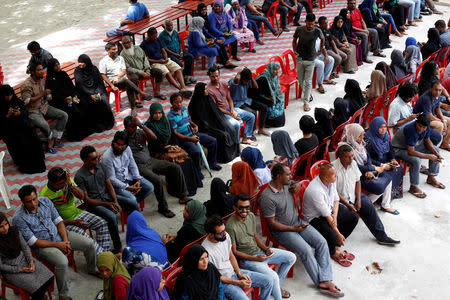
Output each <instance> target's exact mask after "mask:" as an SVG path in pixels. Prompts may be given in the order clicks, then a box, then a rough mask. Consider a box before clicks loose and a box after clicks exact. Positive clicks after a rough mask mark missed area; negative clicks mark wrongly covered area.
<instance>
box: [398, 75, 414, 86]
mask: <svg viewBox="0 0 450 300" xmlns="http://www.w3.org/2000/svg"><path fill="white" fill-rule="evenodd" d="M412 76H413V75H412V74H408V75H406V76H405V77H402V78H400V79H399V80H397V83H398V84H404V83H406V82H410V80H411V77H412Z"/></svg>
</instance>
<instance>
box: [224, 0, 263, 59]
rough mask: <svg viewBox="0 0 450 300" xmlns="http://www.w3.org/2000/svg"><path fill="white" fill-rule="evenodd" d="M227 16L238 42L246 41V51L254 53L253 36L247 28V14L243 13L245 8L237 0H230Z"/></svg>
mask: <svg viewBox="0 0 450 300" xmlns="http://www.w3.org/2000/svg"><path fill="white" fill-rule="evenodd" d="M227 14H228V18H229V19H230V20H231V24H232V25H233V29H232V30H233V34H234V36H236V39H237V41H238V42H239V43H248V45H249V46H248V51H249V52H253V53H255V52H256V51H255V49H254V48H253V44H254V42H255V36H254V34H253V32H252V31H251V30H249V29H248V28H247V24H248V21H247V15H246V14H245V8H242V7H240V6H239V1H238V0H233V1H231V8H230V10H228V12H227Z"/></svg>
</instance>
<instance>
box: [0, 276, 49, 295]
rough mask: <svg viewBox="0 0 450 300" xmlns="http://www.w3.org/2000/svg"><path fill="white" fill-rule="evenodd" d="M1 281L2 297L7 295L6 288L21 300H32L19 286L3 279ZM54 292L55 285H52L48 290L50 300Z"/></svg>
mask: <svg viewBox="0 0 450 300" xmlns="http://www.w3.org/2000/svg"><path fill="white" fill-rule="evenodd" d="M1 280H2V295H6V288H10V289H12V290H13V292H14V294H16V295H20V299H21V300H29V299H31V297H30V294H29V293H28V292H27V291H25V290H23V289H21V288H19V287H17V286H14V285H12V284H9V283H7V282H6V281H5V279H4V278H3V277H2V278H1ZM53 290H54V283H52V284H51V285H50V286H49V288H48V290H47V293H48V297H49V299H50V300H52V292H53Z"/></svg>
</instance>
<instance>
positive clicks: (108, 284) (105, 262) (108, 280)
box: [97, 252, 131, 300]
mask: <svg viewBox="0 0 450 300" xmlns="http://www.w3.org/2000/svg"><path fill="white" fill-rule="evenodd" d="M97 268H98V271H99V272H100V276H101V277H103V299H104V300H126V299H127V292H128V287H129V284H130V280H131V276H130V274H129V273H128V271H127V269H125V267H124V265H122V263H121V262H120V261H119V259H118V258H117V257H116V256H115V255H114V254H113V253H112V252H102V253H100V255H99V256H98V258H97Z"/></svg>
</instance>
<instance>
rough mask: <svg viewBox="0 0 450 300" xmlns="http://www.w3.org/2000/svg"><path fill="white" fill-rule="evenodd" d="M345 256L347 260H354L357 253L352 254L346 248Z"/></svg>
mask: <svg viewBox="0 0 450 300" xmlns="http://www.w3.org/2000/svg"><path fill="white" fill-rule="evenodd" d="M344 257H345V259H347V260H354V259H355V255H353V254H351V253H350V252H347V251H346V250H344Z"/></svg>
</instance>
